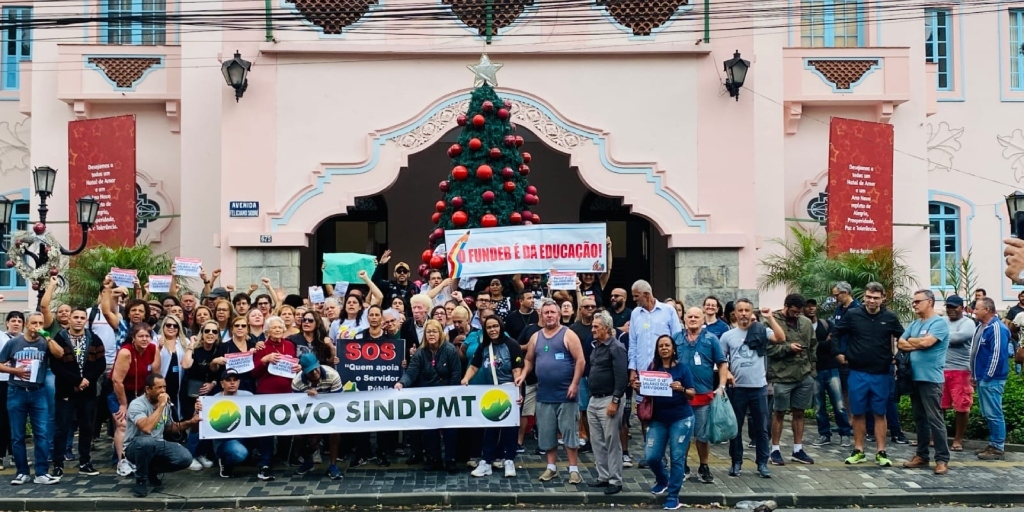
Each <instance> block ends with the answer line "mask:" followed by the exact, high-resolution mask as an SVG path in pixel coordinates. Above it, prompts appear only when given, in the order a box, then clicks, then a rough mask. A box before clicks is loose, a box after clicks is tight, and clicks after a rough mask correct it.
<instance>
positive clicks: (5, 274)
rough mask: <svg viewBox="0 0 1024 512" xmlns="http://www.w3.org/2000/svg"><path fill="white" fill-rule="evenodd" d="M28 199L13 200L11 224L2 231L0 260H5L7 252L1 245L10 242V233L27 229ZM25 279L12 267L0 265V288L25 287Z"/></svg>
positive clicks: (5, 245) (7, 244)
mask: <svg viewBox="0 0 1024 512" xmlns="http://www.w3.org/2000/svg"><path fill="white" fill-rule="evenodd" d="M28 213H29V210H28V201H14V210H13V211H12V212H11V225H10V226H7V231H4V232H3V245H2V246H0V261H7V252H6V251H3V247H8V246H9V244H10V243H11V233H13V232H15V231H25V230H27V229H28ZM26 286H27V283H26V282H25V279H23V278H22V277H21V276H19V275H18V272H17V271H15V270H14V269H13V268H7V267H0V289H2V290H11V289H15V288H25V287H26Z"/></svg>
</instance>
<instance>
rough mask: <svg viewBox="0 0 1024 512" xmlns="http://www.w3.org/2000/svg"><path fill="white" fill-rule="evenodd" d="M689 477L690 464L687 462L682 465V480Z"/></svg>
mask: <svg viewBox="0 0 1024 512" xmlns="http://www.w3.org/2000/svg"><path fill="white" fill-rule="evenodd" d="M689 479H690V465H689V464H687V465H684V466H683V481H684V482H685V481H687V480H689Z"/></svg>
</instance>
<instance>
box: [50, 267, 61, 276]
mask: <svg viewBox="0 0 1024 512" xmlns="http://www.w3.org/2000/svg"><path fill="white" fill-rule="evenodd" d="M57 274H60V270H58V269H56V268H51V269H50V276H52V277H57Z"/></svg>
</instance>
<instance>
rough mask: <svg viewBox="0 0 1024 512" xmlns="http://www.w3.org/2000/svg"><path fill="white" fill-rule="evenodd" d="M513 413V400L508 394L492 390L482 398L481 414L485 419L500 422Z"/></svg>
mask: <svg viewBox="0 0 1024 512" xmlns="http://www.w3.org/2000/svg"><path fill="white" fill-rule="evenodd" d="M510 412H512V399H510V398H509V396H508V393H505V392H504V391H502V390H500V389H492V390H490V391H488V392H486V393H484V396H483V397H481V398H480V414H481V415H483V417H484V418H487V419H489V420H491V421H494V422H498V421H501V420H503V419H505V418H507V417H508V415H509V413H510Z"/></svg>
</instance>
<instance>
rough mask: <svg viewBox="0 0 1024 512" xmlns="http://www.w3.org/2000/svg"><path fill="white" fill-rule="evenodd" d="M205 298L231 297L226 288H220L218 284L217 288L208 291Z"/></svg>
mask: <svg viewBox="0 0 1024 512" xmlns="http://www.w3.org/2000/svg"><path fill="white" fill-rule="evenodd" d="M207 298H210V299H230V298H231V293H230V292H228V290H227V288H221V287H219V286H218V287H217V288H214V289H213V290H211V291H210V294H209V295H207Z"/></svg>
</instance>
